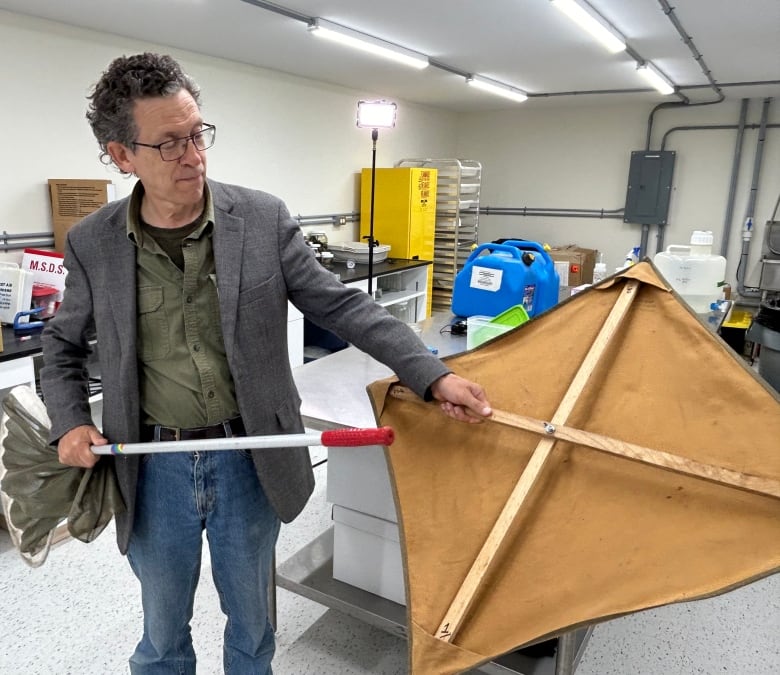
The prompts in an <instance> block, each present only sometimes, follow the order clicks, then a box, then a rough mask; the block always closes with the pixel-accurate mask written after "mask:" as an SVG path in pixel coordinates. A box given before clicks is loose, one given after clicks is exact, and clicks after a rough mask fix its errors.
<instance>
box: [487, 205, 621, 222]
mask: <svg viewBox="0 0 780 675" xmlns="http://www.w3.org/2000/svg"><path fill="white" fill-rule="evenodd" d="M479 213H480V215H484V216H531V217H534V216H535V217H538V218H545V217H546V218H551V217H552V218H598V219H599V220H604V219H615V220H622V219H623V216H622V215H621V214H619V213H607V212H604V213H601V212H597V213H572V212H571V211H532V210H531V209H517V210H513V209H501V210H497V209H495V208H491V209H487V208H484V209H483V208H480V209H479Z"/></svg>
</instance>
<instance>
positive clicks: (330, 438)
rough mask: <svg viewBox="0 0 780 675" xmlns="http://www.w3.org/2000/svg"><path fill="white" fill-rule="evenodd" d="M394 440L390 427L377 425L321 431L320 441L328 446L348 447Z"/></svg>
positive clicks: (383, 443) (388, 442)
mask: <svg viewBox="0 0 780 675" xmlns="http://www.w3.org/2000/svg"><path fill="white" fill-rule="evenodd" d="M394 440H395V432H394V431H393V429H392V427H379V428H378V429H331V430H330V431H323V432H322V436H321V441H320V442H321V443H322V445H325V446H327V447H329V448H348V447H356V446H359V445H392V443H393V441H394Z"/></svg>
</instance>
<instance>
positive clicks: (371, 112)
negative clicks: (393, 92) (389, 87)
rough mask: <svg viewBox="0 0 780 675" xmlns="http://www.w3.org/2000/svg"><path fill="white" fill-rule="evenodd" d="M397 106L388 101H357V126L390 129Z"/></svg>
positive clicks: (393, 123)
mask: <svg viewBox="0 0 780 675" xmlns="http://www.w3.org/2000/svg"><path fill="white" fill-rule="evenodd" d="M397 110H398V106H397V105H396V104H395V103H391V102H390V101H358V108H357V125H358V126H359V127H361V128H362V127H368V128H370V129H392V128H393V127H394V126H395V113H396V111H397Z"/></svg>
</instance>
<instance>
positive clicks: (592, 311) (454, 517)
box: [369, 263, 780, 675]
mask: <svg viewBox="0 0 780 675" xmlns="http://www.w3.org/2000/svg"><path fill="white" fill-rule="evenodd" d="M626 277H634V278H638V279H640V280H641V282H642V283H641V285H640V287H639V290H638V294H637V296H636V299H635V300H634V302H633V303H632V305H631V306H630V308H629V310H628V312H627V314H626V316H625V320H624V321H623V322H622V323H621V324H620V327H619V328H618V330H617V332H616V334H615V335H614V337H613V338H612V340H611V341H610V342H609V344H608V345H607V348H606V351H605V352H604V355H603V358H602V359H601V360H600V361H599V362H598V364H597V365H596V367H595V368H594V370H593V372H592V375H591V377H590V379H589V380H588V382H587V385H586V386H585V388H584V391H583V392H582V394H581V395H580V396H579V397H578V399H577V401H576V404H575V405H574V408H573V410H572V412H571V414H570V415H569V417H568V419H567V421H566V424H567V425H568V426H570V427H575V428H577V429H581V430H587V431H591V432H596V433H599V434H603V435H605V436H609V437H611V438H615V439H619V440H622V441H626V442H630V443H635V444H638V445H641V446H645V447H647V448H653V449H657V450H661V451H665V452H668V453H674V454H675V455H679V456H681V457H684V458H690V459H695V460H698V461H700V462H705V463H708V464H712V465H716V466H718V467H724V468H727V469H731V470H734V471H738V472H744V473H748V474H754V475H757V476H763V477H767V478H771V479H775V480H780V402H779V401H778V396H777V394H776V393H775V392H774V391H773V390H771V389H770V388H769V387H768V386H767V385H766V384H765V383H763V381H761V380H760V379H759V378H758V377H757V376H756V375H755V374H754V373H753V372H752V371H751V370H750V369H749V368H747V367H746V366H745V365H744V363H743V362H742V361H741V360H740V359H739V358H737V357H736V356H735V355H734V353H733V352H731V351H730V349H729V348H728V346H726V345H725V343H723V342H722V341H720V340H719V339H718V338H717V337H716V336H714V335H713V334H712V333H711V332H710V331H708V330H707V328H706V327H705V326H704V325H703V324H701V323H700V321H699V320H698V318H697V317H696V316H695V315H693V314H692V313H691V312H690V311H689V310H688V309H687V307H686V306H685V305H684V304H683V303H682V302H681V301H680V300H679V299H678V298H677V297H676V296H675V295H674V294H673V293H672V292H670V291H669V289H668V288H667V287H666V286H665V284H664V282H663V280H662V279H660V278H659V277H658V276H657V275H656V272H655V270H654V268H653V267H652V266H651V265H649V264H647V263H642V264H640V265H637V266H635V267H633V268H630V269H629V270H628V271H627V272H626ZM625 284H626V279H625V278H616V279H614V280H613V281H612V283H611V284H609V283H608V284H606V285H601V286H599V287H598V288H592V289H590V290H588V291H585V292H583V293H580V294H578V295H577V296H575V297H574V298H572V299H571V300H570V301H567V302H564V303H562V304H561V305H559V306H557V307H556V308H554V309H553V310H552V311H550V312H547V313H546V314H543V315H541V316H540V317H538V318H536V319H534V320H532V321H531V322H529V323H527V324H525V325H523V326H520V327H518V328H517V329H515V330H513V331H512V332H511V333H508V334H505V335H504V336H502V337H500V338H499V339H497V340H495V341H493V342H491V343H488V344H486V345H484V346H483V347H481V348H479V349H476V350H474V351H471V352H468V353H464V354H461V355H459V356H456V357H452V358H450V359H448V360H447V361H448V364H449V365H450V366H451V368H452V369H453V370H454V371H455V372H457V373H459V374H461V375H463V376H465V377H468V378H470V379H474V380H477V381H479V382H480V383H482V384H483V385H485V387H486V389H487V391H488V395H489V398H490V401H491V404H492V405H493V407H494V408H495V409H498V410H504V411H511V412H515V413H520V414H522V415H527V416H530V417H533V418H537V419H540V420H549V419H551V418H552V416H553V415H554V413H555V411H556V409H557V408H558V406H559V404H560V402H561V399H562V398H563V397H564V395H565V393H566V391H567V388H568V387H569V384H570V382H571V380H572V378H573V377H574V374H575V373H576V372H577V370H578V368H579V367H580V366H581V364H582V362H583V360H584V359H585V356H586V354H587V353H588V351H589V349H591V346H592V344H593V342H594V339H595V337H596V336H597V334H598V333H599V331H600V329H601V327H602V325H603V323H604V322H605V319H606V317H607V316H608V315H609V313H610V310H611V309H612V307H613V305H614V304H615V302H616V299H617V298H618V296H619V294H620V293H621V291H622V290H623V288H624V286H625ZM392 382H393V380H383V381H381V382H377V383H374V384H373V385H371V386H370V387H369V393H370V396H371V398H372V401H373V404H374V407H375V410H376V411H377V418H378V421H379V422H380V423H381V424H383V425H391V426H392V427H393V428H394V429H395V432H396V441H395V443H394V444H393V445H392V446H391V447H390V448H389V449H388V450H387V458H388V466H389V468H390V471H391V475H392V482H393V486H394V490H395V498H396V506H397V509H398V515H399V523H400V526H401V532H402V541H403V546H402V549H403V554H404V566H405V575H406V584H407V599H408V616H409V622H410V627H411V628H410V655H411V670H412V672H413V673H417V674H420V675H421V674H423V673H425V674H428V673H430V674H436V675H443V674H445V673H456V672H461V671H463V670H465V669H467V668H470V667H473V666H474V665H476V664H478V663H481V662H484V661H487V660H490V659H491V658H494V657H496V656H498V655H500V654H503V653H506V652H508V651H510V650H512V649H514V648H516V647H518V646H520V645H523V644H526V643H529V642H531V641H535V640H538V639H540V638H543V637H545V636H551V635H554V634H559V633H561V632H564V631H566V630H568V629H570V628H573V627H576V626H580V625H583V624H588V623H592V622H595V621H599V620H603V619H605V618H608V617H614V616H618V615H621V614H625V613H628V612H634V611H637V610H641V609H644V608H649V607H653V606H657V605H663V604H667V603H672V602H679V601H684V600H691V599H693V598H701V597H704V596H707V595H712V594H715V593H719V592H722V591H724V590H728V589H730V588H733V587H736V586H738V585H741V584H744V583H747V582H748V581H751V580H754V579H757V578H759V577H762V576H765V575H768V574H771V573H773V572H775V571H777V570H778V568H780V499H777V498H774V497H771V496H766V495H761V494H755V493H752V492H749V491H745V490H741V489H736V488H733V487H726V486H723V485H720V484H717V483H714V482H710V481H707V480H703V479H701V478H695V477H690V476H686V475H682V474H679V473H675V472H673V471H670V470H665V469H660V468H657V467H654V466H648V465H646V464H642V463H639V462H636V461H632V460H628V459H624V458H621V457H615V456H612V455H609V454H605V453H602V452H599V451H596V450H592V449H589V448H586V447H583V446H579V445H575V444H572V443H566V442H560V441H559V442H557V443H555V445H554V447H553V450H552V452H551V454H550V457H549V460H548V462H547V464H546V465H545V467H544V469H543V471H542V472H541V474H540V476H539V479H538V481H537V483H536V484H535V485H534V487H533V489H532V490H531V492H530V493H529V496H528V499H527V500H526V501H525V503H524V504H523V507H522V509H521V510H520V512H519V515H518V517H517V519H516V520H515V522H514V524H513V526H512V527H511V528H510V530H509V532H508V534H507V536H506V538H505V539H504V543H503V545H502V546H501V547H500V549H499V550H498V553H497V556H496V558H495V563H494V565H493V566H492V567H491V568H490V569H489V571H488V574H487V576H486V578H485V581H484V583H483V584H482V585H481V586H480V588H479V591H478V593H477V595H476V596H475V600H474V604H473V606H472V607H471V609H470V611H469V612H468V614H467V615H466V617H465V619H464V622H463V623H462V626H461V628H460V630H459V632H458V634H457V635H456V637H455V639H454V640H453V642H452V643H451V644H450V643H447V642H443V641H441V640H439V639H438V638H437V637H434V635H435V634H436V632H437V628H438V627H439V624H440V622H441V620H442V618H443V617H444V614H445V612H446V611H447V609H448V607H449V605H450V603H451V602H452V600H453V598H454V597H455V594H456V592H457V591H458V589H459V587H460V585H461V583H462V582H463V580H464V578H465V577H466V575H467V573H468V570H469V568H470V566H471V564H472V563H473V561H474V560H475V557H476V556H477V554H478V552H479V551H480V548H481V547H482V545H483V543H484V542H485V539H486V537H487V536H488V534H489V532H490V530H491V528H492V527H493V525H494V522H495V520H496V517H497V515H498V514H499V513H500V511H501V509H502V507H503V506H504V504H505V502H506V501H507V498H508V496H509V495H510V493H511V492H512V489H513V487H514V486H515V484H516V483H517V481H518V478H519V477H520V475H521V473H522V472H523V469H524V468H525V467H526V464H527V463H528V460H529V457H530V456H531V454H532V453H533V451H534V449H535V448H536V447H537V444H538V443H539V438H540V437H539V436H538V435H537V434H534V433H530V432H528V431H523V430H520V429H515V428H511V427H507V426H503V425H499V424H496V423H494V422H487V423H483V424H480V425H465V424H462V423H458V422H455V421H452V420H450V419H449V418H446V417H445V416H444V415H443V414H442V413H441V411H440V410H438V408H437V407H436V406H435V404H428V405H425V404H421V403H419V402H411V401H405V400H398V399H396V398H394V397H392V396H390V395H387V393H388V388H389V386H390V384H391V383H392Z"/></svg>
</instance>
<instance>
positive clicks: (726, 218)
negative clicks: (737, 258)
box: [720, 98, 750, 258]
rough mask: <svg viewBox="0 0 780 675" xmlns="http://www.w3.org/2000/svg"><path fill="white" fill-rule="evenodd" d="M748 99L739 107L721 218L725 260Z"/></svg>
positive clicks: (722, 251) (729, 237)
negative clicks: (724, 210)
mask: <svg viewBox="0 0 780 675" xmlns="http://www.w3.org/2000/svg"><path fill="white" fill-rule="evenodd" d="M749 102H750V101H749V99H746V98H743V99H742V102H741V104H740V107H739V124H738V126H737V138H736V140H735V143H734V159H733V160H732V161H731V181H730V182H729V196H728V199H727V201H726V214H725V215H724V217H723V237H722V238H721V241H720V254H721V255H722V256H723V257H724V258H725V257H726V254H727V253H728V249H729V239H731V221H732V219H733V218H734V200H735V198H736V194H737V181H738V180H739V164H740V162H741V161H742V145H743V143H744V140H745V121H746V120H747V111H748V103H749Z"/></svg>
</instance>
